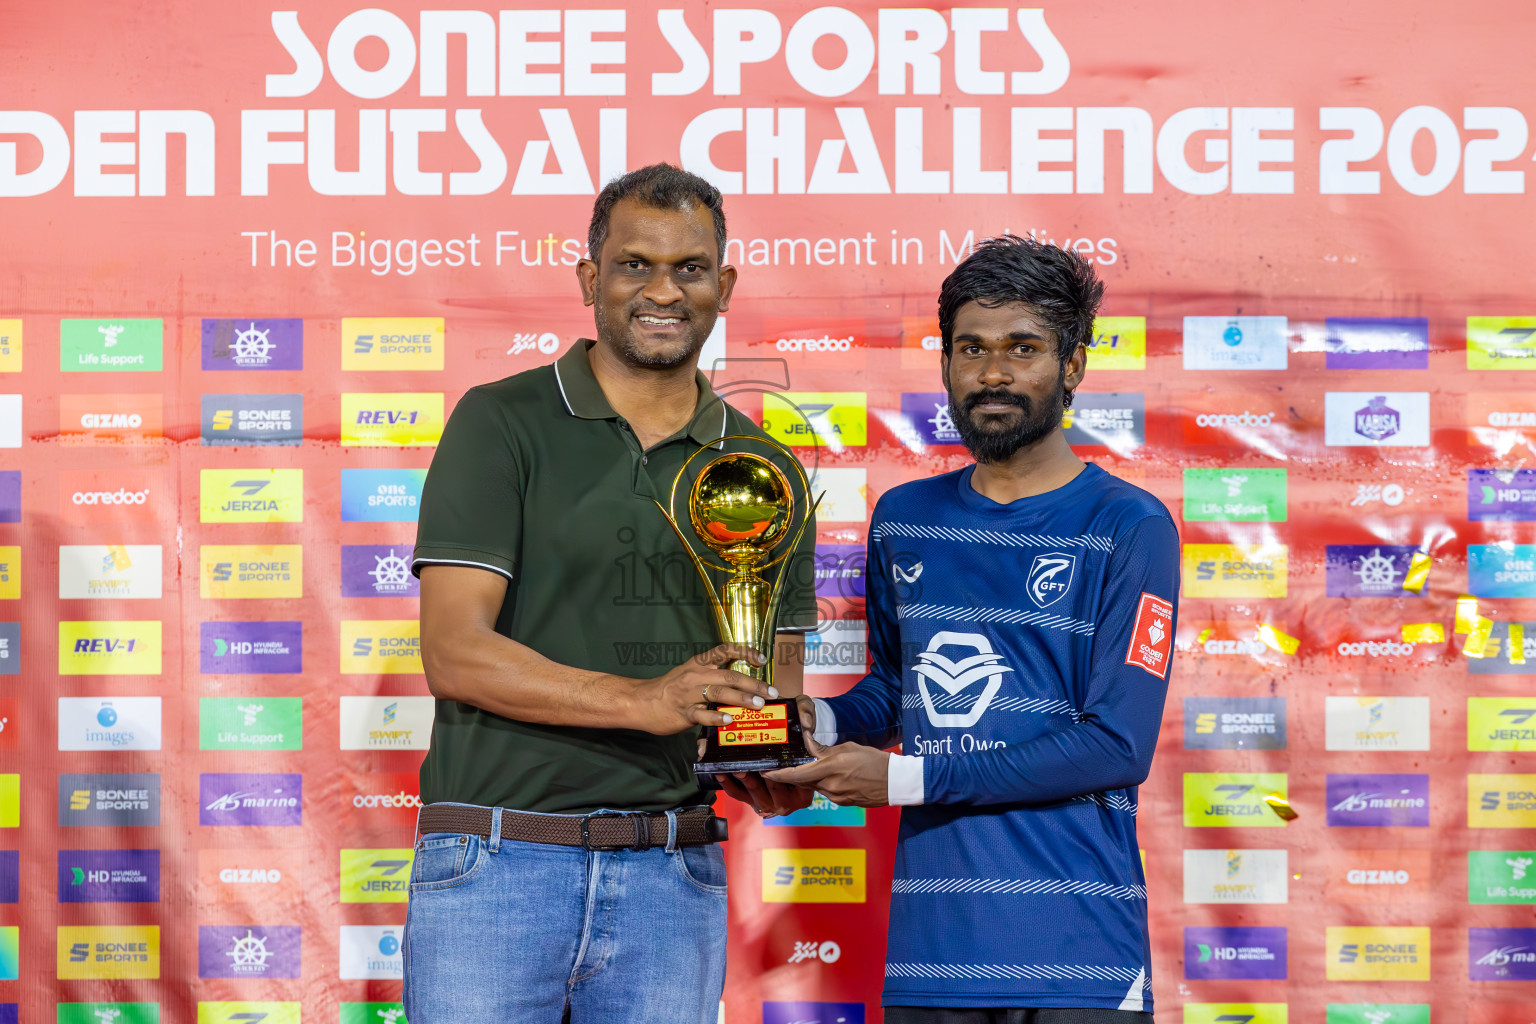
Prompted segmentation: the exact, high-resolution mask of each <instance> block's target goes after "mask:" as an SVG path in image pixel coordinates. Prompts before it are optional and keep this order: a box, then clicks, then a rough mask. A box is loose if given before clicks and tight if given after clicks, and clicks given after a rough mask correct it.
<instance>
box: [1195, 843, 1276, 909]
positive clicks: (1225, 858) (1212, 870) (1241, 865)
mask: <svg viewBox="0 0 1536 1024" xmlns="http://www.w3.org/2000/svg"><path fill="white" fill-rule="evenodd" d="M1287 863H1288V856H1287V853H1286V851H1285V850H1185V851H1184V902H1185V903H1244V904H1246V903H1265V904H1271V903H1285V902H1287V901H1288V900H1289V899H1290V886H1289V882H1288V879H1289V872H1288V870H1287V867H1286V865H1287Z"/></svg>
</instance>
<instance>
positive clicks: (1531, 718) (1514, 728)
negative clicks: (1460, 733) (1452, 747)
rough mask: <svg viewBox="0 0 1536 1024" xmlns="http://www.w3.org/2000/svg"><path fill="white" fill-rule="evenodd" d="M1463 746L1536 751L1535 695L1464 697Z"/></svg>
mask: <svg viewBox="0 0 1536 1024" xmlns="http://www.w3.org/2000/svg"><path fill="white" fill-rule="evenodd" d="M1467 749H1468V750H1472V751H1480V752H1481V751H1500V750H1502V751H1529V750H1536V697H1468V698H1467Z"/></svg>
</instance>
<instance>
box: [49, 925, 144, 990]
mask: <svg viewBox="0 0 1536 1024" xmlns="http://www.w3.org/2000/svg"><path fill="white" fill-rule="evenodd" d="M56 962H57V968H58V970H57V974H58V977H59V980H61V981H81V980H102V979H113V980H133V979H140V980H150V981H153V980H155V979H157V978H159V977H160V928H159V927H158V926H156V925H97V926H86V927H79V926H71V925H60V926H59V930H58V954H57V961H56Z"/></svg>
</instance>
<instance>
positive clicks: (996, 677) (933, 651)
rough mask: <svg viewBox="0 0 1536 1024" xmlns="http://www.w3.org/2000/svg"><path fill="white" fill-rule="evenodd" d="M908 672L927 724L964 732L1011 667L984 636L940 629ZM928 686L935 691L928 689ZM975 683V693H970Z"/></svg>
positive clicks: (1000, 685) (995, 693) (974, 722)
mask: <svg viewBox="0 0 1536 1024" xmlns="http://www.w3.org/2000/svg"><path fill="white" fill-rule="evenodd" d="M1042 557H1043V556H1042ZM946 648H952V650H951V651H950V653H949V654H946V653H944V652H945V650H946ZM912 671H913V672H914V673H916V675H917V687H918V692H919V693H920V694H921V695H922V700H923V708H924V709H925V710H926V711H927V712H928V721H929V722H930V723H932V724H933V725H934V726H935V727H936V728H939V729H968V728H970V727H971V726H973V725H975V724H976V723H977V722H979V721H981V716H982V715H984V714H986V713H987V707H988V706H989V705H990V704H991V703H992V698H994V697H996V696H997V691H998V690H999V689H1001V688H1002V685H1003V675H1004V674H1005V673H1008V672H1012V671H1013V668H1012V667H1011V666H1009V665H1005V664H1003V656H1002V655H1001V654H998V653H996V652H995V651H993V650H992V641H991V640H990V639H988V637H987V635H986V634H985V633H959V632H954V631H951V630H940V631H939V632H937V633H935V634H934V635H933V639H931V640H929V641H928V649H927V650H925V651H922V652H920V653H919V654H918V656H917V662H916V664H914V665H913V666H912ZM930 683H931V684H932V685H933V687H934V688H935V689H930V688H929V684H930ZM977 684H980V692H979V693H975V692H974V690H973V688H974V687H976V685H977ZM935 690H936V691H937V692H935ZM973 693H974V696H973V695H972V694H973ZM941 709H943V710H941Z"/></svg>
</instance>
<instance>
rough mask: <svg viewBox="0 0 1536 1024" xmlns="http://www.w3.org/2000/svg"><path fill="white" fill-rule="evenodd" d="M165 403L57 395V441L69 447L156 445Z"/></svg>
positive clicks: (151, 398) (155, 398) (144, 398)
mask: <svg viewBox="0 0 1536 1024" xmlns="http://www.w3.org/2000/svg"><path fill="white" fill-rule="evenodd" d="M164 408H165V400H164V398H162V397H161V396H160V395H159V394H150V395H138V394H135V395H127V394H112V395H106V394H103V395H60V396H59V440H60V442H62V443H64V444H70V445H145V444H159V443H160V442H161V440H162V437H163V434H164Z"/></svg>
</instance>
